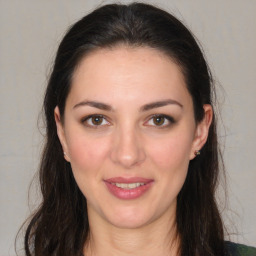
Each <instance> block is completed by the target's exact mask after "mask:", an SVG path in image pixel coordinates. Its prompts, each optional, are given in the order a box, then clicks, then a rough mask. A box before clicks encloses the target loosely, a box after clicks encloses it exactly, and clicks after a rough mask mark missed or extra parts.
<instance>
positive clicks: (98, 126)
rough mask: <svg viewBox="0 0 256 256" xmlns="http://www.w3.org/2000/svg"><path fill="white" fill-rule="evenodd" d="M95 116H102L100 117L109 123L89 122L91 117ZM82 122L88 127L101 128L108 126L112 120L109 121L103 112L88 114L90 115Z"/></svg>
mask: <svg viewBox="0 0 256 256" xmlns="http://www.w3.org/2000/svg"><path fill="white" fill-rule="evenodd" d="M93 117H100V118H103V119H104V120H105V121H106V122H107V124H103V125H102V124H99V125H93V124H92V125H91V124H88V123H87V121H88V120H89V119H90V118H93ZM81 122H82V124H84V125H85V126H86V127H89V128H100V127H104V126H108V125H110V122H109V121H108V119H107V118H106V117H105V116H104V115H102V114H91V115H88V116H85V117H83V118H82V119H81Z"/></svg>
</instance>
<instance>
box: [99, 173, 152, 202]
mask: <svg viewBox="0 0 256 256" xmlns="http://www.w3.org/2000/svg"><path fill="white" fill-rule="evenodd" d="M104 182H105V184H106V186H107V188H108V191H109V192H110V193H111V194H112V195H113V196H115V197H117V198H119V199H125V200H127V199H136V198H139V197H141V196H142V195H144V194H145V193H146V192H147V191H148V190H149V189H150V188H151V187H152V184H153V180H152V179H145V178H140V177H133V178H122V177H115V178H111V179H107V180H104Z"/></svg>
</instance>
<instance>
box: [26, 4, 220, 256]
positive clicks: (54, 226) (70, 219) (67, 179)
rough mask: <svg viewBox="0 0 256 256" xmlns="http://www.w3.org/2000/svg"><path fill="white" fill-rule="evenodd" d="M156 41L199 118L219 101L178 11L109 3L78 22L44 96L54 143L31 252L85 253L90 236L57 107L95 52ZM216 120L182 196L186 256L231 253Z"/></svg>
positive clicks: (49, 142) (47, 154) (46, 158)
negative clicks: (220, 199)
mask: <svg viewBox="0 0 256 256" xmlns="http://www.w3.org/2000/svg"><path fill="white" fill-rule="evenodd" d="M120 43H122V44H127V45H130V46H148V47H152V48H154V49H157V50H159V51H162V52H163V53H165V54H166V55H167V56H169V57H170V58H171V59H172V60H173V61H175V62H176V63H177V64H178V65H179V66H180V67H181V69H182V71H183V74H184V77H185V80H186V85H187V88H188V91H189V93H190V94H191V97H192V99H193V106H194V116H195V120H196V122H198V123H199V122H200V121H201V120H202V119H203V117H204V110H203V105H204V104H211V105H212V106H213V105H214V104H213V96H214V87H213V81H212V77H211V73H210V70H209V68H208V66H207V63H206V61H205V58H204V56H203V54H202V51H201V50H200V47H199V46H198V43H197V42H196V40H195V38H194V37H193V35H192V33H191V32H190V31H189V30H188V29H187V28H186V27H185V26H184V25H183V24H182V23H181V22H180V21H179V20H177V19H176V18H175V17H174V16H172V15H171V14H169V13H167V12H165V11H163V10H161V9H158V8H156V7H153V6H151V5H147V4H142V3H133V4H129V5H121V4H111V5H105V6H102V7H100V8H98V9H96V10H95V11H93V12H92V13H90V14H89V15H87V16H85V17H83V18H82V19H81V20H79V21H78V22H76V23H75V24H74V25H73V26H72V27H71V28H70V29H69V30H68V32H67V33H66V35H65V36H64V38H63V40H62V42H61V43H60V46H59V48H58V51H57V55H56V59H55V63H54V66H53V70H52V73H51V76H50V79H49V82H48V87H47V90H46V94H45V99H44V115H45V120H46V141H45V147H44V151H43V154H42V159H41V164H40V170H39V172H40V174H39V175H40V184H41V192H42V198H43V199H42V203H41V205H40V207H39V208H38V210H37V211H36V213H35V214H34V215H33V217H32V219H31V220H30V222H29V225H28V227H27V229H26V235H25V251H26V255H27V256H31V255H35V256H39V255H40V256H42V255H44V256H53V255H61V256H71V255H72V256H76V255H81V254H82V250H83V246H84V244H85V242H86V240H87V238H88V234H89V223H88V218H87V208H86V198H85V197H84V195H83V194H82V193H81V191H80V190H79V188H78V186H77V184H76V182H75V180H74V177H73V173H72V170H71V166H70V164H69V163H67V162H66V161H65V160H64V158H63V151H62V147H61V144H60V142H59V139H58V136H57V132H56V125H55V121H54V108H55V107H56V106H58V107H59V109H60V114H61V116H63V114H64V110H65V102H66V98H67V95H68V93H69V91H70V86H71V84H72V75H73V72H74V70H75V68H76V67H77V65H78V64H79V62H80V61H81V59H82V58H83V57H84V56H86V55H87V54H88V53H90V52H91V51H93V50H96V49H99V48H108V47H114V46H115V45H117V44H120ZM219 158H220V155H219V150H218V141H217V132H216V118H215V114H213V121H212V124H211V127H210V131H209V137H208V140H207V142H206V144H205V146H204V147H203V148H202V151H201V155H200V157H196V158H195V159H194V160H192V161H190V164H189V170H188V175H187V178H186V181H185V184H184V186H183V187H182V189H181V191H180V193H179V195H178V201H177V213H176V215H177V216H176V218H177V228H178V233H179V236H180V238H181V245H180V254H181V255H182V256H188V255H189V256H196V255H197V256H210V255H211V256H214V255H215V256H217V255H218V256H221V255H224V234H223V224H222V220H221V217H220V213H219V211H218V207H217V204H216V201H215V190H216V186H217V183H218V177H219V169H220V168H219V163H220V162H221V159H219Z"/></svg>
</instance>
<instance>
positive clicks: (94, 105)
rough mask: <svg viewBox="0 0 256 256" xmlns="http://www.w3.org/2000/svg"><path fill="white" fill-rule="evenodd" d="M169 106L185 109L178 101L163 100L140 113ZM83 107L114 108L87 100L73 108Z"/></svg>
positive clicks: (144, 107) (148, 106)
mask: <svg viewBox="0 0 256 256" xmlns="http://www.w3.org/2000/svg"><path fill="white" fill-rule="evenodd" d="M167 105H177V106H179V107H181V108H183V105H182V104H181V103H179V102H178V101H176V100H172V99H167V100H161V101H156V102H152V103H149V104H146V105H144V106H142V107H141V108H140V112H143V111H148V110H151V109H154V108H160V107H164V106H167ZM82 106H90V107H94V108H98V109H101V110H105V111H113V108H112V107H111V106H110V105H108V104H105V103H102V102H97V101H86V100H85V101H81V102H79V103H77V104H76V105H75V106H74V107H73V109H75V108H78V107H82Z"/></svg>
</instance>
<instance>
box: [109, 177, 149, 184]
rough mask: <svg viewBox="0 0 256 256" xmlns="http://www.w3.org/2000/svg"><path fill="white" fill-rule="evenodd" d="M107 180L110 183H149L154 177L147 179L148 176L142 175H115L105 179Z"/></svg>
mask: <svg viewBox="0 0 256 256" xmlns="http://www.w3.org/2000/svg"><path fill="white" fill-rule="evenodd" d="M104 181H105V182H108V183H125V184H129V183H145V184H147V183H149V182H152V181H153V179H147V178H142V177H129V178H125V177H113V178H110V179H105V180H104Z"/></svg>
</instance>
